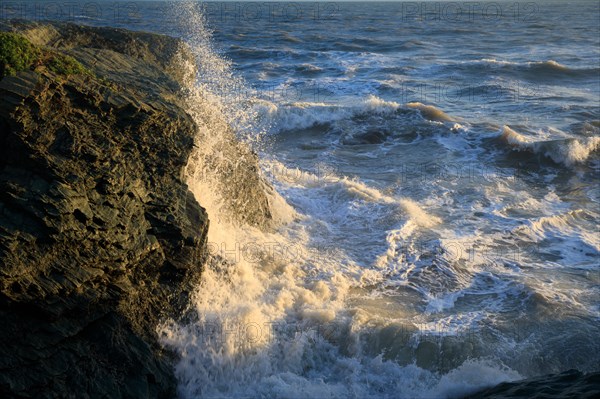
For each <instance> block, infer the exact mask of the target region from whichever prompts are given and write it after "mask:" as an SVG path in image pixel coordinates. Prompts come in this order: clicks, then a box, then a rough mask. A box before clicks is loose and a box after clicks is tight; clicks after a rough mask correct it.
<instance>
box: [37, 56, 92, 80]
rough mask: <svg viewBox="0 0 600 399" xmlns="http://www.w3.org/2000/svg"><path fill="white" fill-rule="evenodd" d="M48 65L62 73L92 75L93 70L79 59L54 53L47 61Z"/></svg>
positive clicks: (49, 67)
mask: <svg viewBox="0 0 600 399" xmlns="http://www.w3.org/2000/svg"><path fill="white" fill-rule="evenodd" d="M47 67H48V69H49V70H51V71H52V72H54V73H58V74H60V75H91V72H90V71H89V70H88V69H86V68H85V67H84V66H83V65H81V64H80V63H79V61H77V60H76V59H75V58H73V57H70V56H68V55H60V54H55V55H53V56H52V57H51V58H50V60H49V61H48V62H47Z"/></svg>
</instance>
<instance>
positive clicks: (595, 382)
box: [465, 370, 600, 399]
mask: <svg viewBox="0 0 600 399" xmlns="http://www.w3.org/2000/svg"><path fill="white" fill-rule="evenodd" d="M598 397H600V373H588V374H585V373H582V372H580V371H577V370H568V371H565V372H563V373H560V374H549V375H544V376H540V377H534V378H529V379H526V380H522V381H515V382H504V383H502V384H499V385H496V386H495V387H492V388H488V389H485V390H483V391H481V392H478V393H476V394H474V395H471V396H468V397H467V398H465V399H509V398H512V399H517V398H518V399H520V398H532V399H565V398H572V399H593V398H598Z"/></svg>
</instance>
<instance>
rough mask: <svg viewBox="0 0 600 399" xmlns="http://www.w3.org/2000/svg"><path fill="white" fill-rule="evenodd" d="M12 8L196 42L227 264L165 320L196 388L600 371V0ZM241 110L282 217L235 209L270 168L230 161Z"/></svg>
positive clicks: (379, 386) (10, 7) (220, 393)
mask: <svg viewBox="0 0 600 399" xmlns="http://www.w3.org/2000/svg"><path fill="white" fill-rule="evenodd" d="M0 4H2V10H1V15H0V17H2V18H14V17H25V18H30V19H40V20H43V19H61V20H67V21H72V22H77V23H86V24H92V25H102V26H106V25H108V26H115V27H124V28H128V29H134V30H145V31H151V32H157V33H165V34H170V35H174V36H179V37H182V38H183V39H184V40H186V41H187V42H188V43H189V45H190V48H191V49H192V50H193V51H194V53H195V55H196V56H197V58H198V61H199V64H200V67H199V70H198V73H197V75H195V76H194V83H193V84H192V85H190V87H189V88H188V89H187V90H186V91H184V92H182V97H183V98H185V99H186V101H187V103H188V105H189V108H190V113H191V114H192V115H193V116H194V118H195V119H196V121H197V122H198V125H199V132H198V140H199V142H200V143H202V145H201V149H198V151H197V153H196V154H195V155H194V157H192V160H191V161H190V165H189V166H188V183H189V184H190V187H191V188H192V189H193V191H194V193H195V195H196V197H197V199H198V201H199V202H200V203H201V204H202V205H203V206H204V207H206V208H207V210H208V212H209V215H210V219H211V227H210V231H209V250H210V253H211V260H210V262H209V264H208V265H206V270H205V272H204V275H203V279H202V281H199V282H198V290H197V293H196V295H195V299H194V302H193V304H192V305H191V307H190V315H188V317H187V318H186V321H175V320H170V321H169V320H167V321H165V323H164V324H163V325H161V326H160V327H159V329H158V331H157V332H158V334H159V335H160V337H161V340H162V342H163V343H164V345H165V346H166V347H168V348H170V349H172V350H174V351H175V352H176V353H178V354H179V356H180V360H179V362H178V364H177V366H176V374H177V377H178V378H179V383H180V388H179V392H180V395H181V397H183V398H199V397H207V398H213V397H214V398H217V397H218V398H241V397H253V398H254V397H263V398H274V397H276V398H305V397H310V398H386V397H387V398H417V397H421V398H446V397H448V398H452V397H461V396H464V395H467V394H469V393H472V392H475V391H477V390H479V389H481V388H483V387H488V386H493V385H496V384H498V383H500V382H502V381H513V380H518V379H522V378H526V377H532V376H536V375H542V374H547V373H554V372H562V371H565V370H568V369H572V368H575V369H578V370H581V371H586V372H587V371H598V370H599V369H600V341H599V340H598V337H600V300H599V298H600V266H599V256H600V235H599V230H598V225H599V218H600V208H599V201H600V188H599V171H600V157H599V152H598V149H599V147H600V4H599V3H598V2H597V1H583V0H580V1H573V2H563V1H535V2H514V1H507V2H404V3H402V2H390V3H379V2H360V3H347V2H329V3H291V2H290V3H284V2H280V3H263V2H249V3H247V2H220V3H219V2H214V3H188V2H96V3H84V2H81V3H77V2H71V3H70V4H71V6H69V7H67V6H65V5H64V4H63V3H60V2H39V3H35V2H5V1H3V2H2V3H0ZM188 67H189V66H185V65H182V68H188ZM228 126H232V127H233V128H234V132H235V134H236V135H237V137H238V139H239V140H242V141H244V142H245V143H246V144H247V145H248V146H249V147H250V148H252V149H253V150H254V151H255V152H256V153H257V154H258V156H259V158H260V167H261V173H262V174H263V176H264V177H265V179H266V181H268V183H269V184H270V185H271V186H272V190H269V192H270V206H271V213H272V214H273V216H274V223H272V224H270V225H269V226H250V225H246V224H244V223H241V222H239V221H238V220H240V218H239V214H241V213H244V212H248V211H249V210H250V209H252V207H253V206H255V204H253V203H252V199H253V198H254V197H253V195H252V191H253V190H258V189H263V188H261V187H254V188H252V187H250V188H249V187H247V186H246V185H243V184H239V185H238V183H239V181H238V180H239V178H238V179H236V177H235V176H234V177H233V178H232V177H231V176H230V175H229V177H228V179H231V181H228V180H226V181H220V180H219V179H225V177H222V176H220V175H219V173H218V172H219V168H220V167H224V166H227V167H228V168H229V169H228V170H231V167H233V168H234V169H233V170H235V167H236V166H235V165H236V159H235V158H234V159H232V157H231V156H230V155H228V154H230V152H228V151H227V148H228V146H229V145H231V143H230V142H229V141H228V140H230V138H228V133H227V132H229V128H228ZM209 158H210V159H212V160H214V159H219V160H220V161H219V162H217V163H216V164H215V163H214V162H213V163H212V164H211V165H212V166H211V168H210V170H207V166H206V163H205V162H204V160H205V159H209ZM215 165H217V167H214V166H215ZM219 165H220V166H219ZM232 165H233V166H232ZM207 172H208V173H207ZM240 175H241V174H240ZM225 186H227V187H228V189H227V190H224V189H223V187H225ZM237 187H240V188H239V190H238V189H237ZM236 190H237V191H236ZM231 196H234V197H235V203H236V204H237V206H235V207H231V206H226V204H230V203H231V198H229V197H231Z"/></svg>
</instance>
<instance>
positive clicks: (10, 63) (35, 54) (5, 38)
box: [0, 32, 93, 79]
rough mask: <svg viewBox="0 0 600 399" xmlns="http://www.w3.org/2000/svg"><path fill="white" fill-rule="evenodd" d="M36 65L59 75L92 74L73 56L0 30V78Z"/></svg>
mask: <svg viewBox="0 0 600 399" xmlns="http://www.w3.org/2000/svg"><path fill="white" fill-rule="evenodd" d="M38 66H45V67H46V68H48V69H49V70H50V71H52V72H54V73H56V74H59V75H80V74H81V75H88V76H93V74H92V72H91V71H89V70H88V69H86V68H85V67H84V66H83V65H81V63H79V61H77V60H76V59H75V58H73V57H70V56H68V55H63V54H58V53H55V52H50V51H45V50H42V49H40V48H38V47H36V46H35V45H33V44H32V43H31V42H30V41H29V40H27V39H26V38H24V37H23V36H21V35H17V34H15V33H8V32H0V79H2V78H3V77H5V76H9V75H15V74H16V73H17V72H20V71H25V70H28V69H29V70H31V69H34V68H36V67H38Z"/></svg>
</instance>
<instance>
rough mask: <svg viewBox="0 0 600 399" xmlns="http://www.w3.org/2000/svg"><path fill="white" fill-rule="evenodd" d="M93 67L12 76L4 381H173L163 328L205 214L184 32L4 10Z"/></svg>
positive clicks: (154, 389)
mask: <svg viewBox="0 0 600 399" xmlns="http://www.w3.org/2000/svg"><path fill="white" fill-rule="evenodd" d="M0 31H12V32H16V33H17V34H19V35H22V36H23V37H25V38H27V39H28V40H29V41H30V42H31V43H33V44H34V45H35V46H38V47H39V48H40V49H43V50H44V51H51V52H52V53H53V54H63V55H68V56H71V57H73V58H74V59H76V60H77V61H78V62H79V63H81V65H83V67H84V68H86V70H88V71H91V73H89V74H60V73H57V72H55V71H53V70H52V69H51V68H47V67H45V66H44V65H42V64H40V65H34V66H32V67H31V68H28V69H27V70H24V71H21V72H18V73H17V74H16V75H15V76H6V77H4V78H3V79H2V80H0V317H1V320H2V326H0V342H2V345H0V397H3V398H10V397H32V398H45V397H61V398H68V397H73V398H85V397H94V398H95V397H110V398H118V397H132V398H133V397H135V398H142V397H165V398H167V397H173V396H175V386H176V381H175V379H174V376H173V371H172V359H171V358H170V355H169V354H168V353H165V352H163V350H162V349H161V347H160V345H158V343H157V339H156V336H155V328H156V325H157V323H158V322H159V321H160V320H161V319H162V318H164V317H170V316H175V315H178V314H180V312H181V311H182V309H184V307H185V306H186V304H187V301H188V293H189V292H190V291H191V288H192V286H193V285H194V283H195V282H197V281H198V279H199V276H200V273H201V265H202V264H203V261H204V258H205V252H204V251H205V247H206V243H205V241H206V234H207V230H208V217H207V214H206V212H205V211H204V209H203V208H202V207H201V206H200V205H199V204H198V203H197V202H196V200H195V199H194V196H193V195H192V194H191V193H190V191H189V190H188V187H187V186H186V184H185V182H184V176H183V170H184V167H185V165H186V163H187V161H188V157H189V156H190V153H191V151H192V147H193V144H194V135H195V132H196V125H195V124H194V121H193V120H192V118H191V117H190V116H189V115H188V114H187V113H186V111H185V109H184V107H183V105H182V104H181V103H180V101H179V99H178V93H179V90H180V88H181V87H182V85H183V84H184V81H183V80H184V79H185V76H184V74H183V73H182V72H181V69H180V68H178V66H179V64H180V62H181V61H182V60H186V59H187V61H192V56H191V55H190V53H189V52H187V51H186V48H185V46H184V45H183V43H182V42H181V41H179V40H177V39H174V38H170V37H167V36H160V35H154V34H148V33H134V32H129V31H126V30H120V29H113V28H92V27H83V26H76V25H72V24H60V23H45V24H39V23H32V22H24V21H9V22H7V21H4V22H0Z"/></svg>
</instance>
